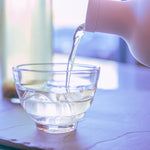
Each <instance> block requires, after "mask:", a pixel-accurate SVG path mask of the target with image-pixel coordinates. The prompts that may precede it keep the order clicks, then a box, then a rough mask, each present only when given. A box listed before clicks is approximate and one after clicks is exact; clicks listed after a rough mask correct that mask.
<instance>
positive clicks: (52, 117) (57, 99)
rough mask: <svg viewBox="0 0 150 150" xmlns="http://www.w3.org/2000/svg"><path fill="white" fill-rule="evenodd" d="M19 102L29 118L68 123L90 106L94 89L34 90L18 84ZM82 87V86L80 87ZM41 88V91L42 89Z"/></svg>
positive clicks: (44, 122)
mask: <svg viewBox="0 0 150 150" xmlns="http://www.w3.org/2000/svg"><path fill="white" fill-rule="evenodd" d="M17 88H18V91H19V95H20V97H21V104H22V106H23V108H24V109H25V110H26V112H27V113H28V114H29V115H30V116H31V118H32V119H33V120H34V121H35V122H36V123H37V124H42V125H68V124H73V123H75V122H77V121H78V120H79V119H81V118H82V117H83V116H84V114H85V112H86V111H87V109H88V108H89V107H90V105H91V103H92V100H93V96H94V93H95V90H93V89H92V90H91V89H90V90H89V89H88V87H87V89H86V88H85V87H84V90H81V89H80V90H78V91H75V92H69V93H66V90H65V89H64V91H63V90H61V91H60V90H58V91H57V90H56V89H54V90H53V88H51V89H50V90H49V91H44V89H43V88H42V89H41V90H37V91H34V90H32V89H29V88H22V87H21V86H19V85H18V87H17ZM81 88H82V87H81ZM82 89H83V88H82ZM42 90H43V91H42Z"/></svg>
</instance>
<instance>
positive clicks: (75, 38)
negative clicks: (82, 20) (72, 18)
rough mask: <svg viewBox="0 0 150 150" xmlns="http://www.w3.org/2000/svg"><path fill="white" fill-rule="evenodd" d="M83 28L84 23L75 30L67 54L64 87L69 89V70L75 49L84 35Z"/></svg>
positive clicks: (71, 66) (72, 62)
mask: <svg viewBox="0 0 150 150" xmlns="http://www.w3.org/2000/svg"><path fill="white" fill-rule="evenodd" d="M84 30H85V24H81V25H80V26H79V27H78V28H77V29H76V31H75V33H74V36H73V44H72V50H71V53H70V55H69V59H68V64H67V75H66V89H67V90H68V89H69V83H70V78H71V70H72V68H73V64H74V60H75V55H76V50H77V47H78V45H79V42H80V40H81V38H82V36H83V35H84Z"/></svg>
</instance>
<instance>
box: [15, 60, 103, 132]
mask: <svg viewBox="0 0 150 150" xmlns="http://www.w3.org/2000/svg"><path fill="white" fill-rule="evenodd" d="M99 71H100V69H99V67H96V66H90V65H82V64H74V66H73V69H72V71H67V64H65V63H62V64H61V63H46V64H45V63H42V64H37V63H36V64H22V65H18V66H16V67H13V76H14V81H15V86H16V90H17V93H18V96H19V98H20V102H21V105H22V107H23V108H24V109H25V111H26V112H27V113H28V115H29V116H30V117H31V118H32V119H33V120H34V121H35V123H36V126H37V128H38V129H39V130H42V131H45V132H48V133H66V132H70V131H73V130H75V129H76V127H77V123H78V121H79V120H80V119H81V118H82V117H83V116H84V114H85V112H86V111H87V110H88V108H89V107H90V105H91V103H92V101H93V97H94V94H95V91H96V88H97V81H98V78H99ZM67 73H69V77H70V80H66V76H67ZM66 81H69V84H68V83H67V82H66Z"/></svg>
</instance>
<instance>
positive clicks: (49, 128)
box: [36, 122, 77, 134]
mask: <svg viewBox="0 0 150 150" xmlns="http://www.w3.org/2000/svg"><path fill="white" fill-rule="evenodd" d="M36 126H37V129H39V130H40V131H44V132H46V133H52V134H59V133H67V132H71V131H74V130H75V129H76V128H77V122H75V123H73V124H71V125H43V124H38V123H36Z"/></svg>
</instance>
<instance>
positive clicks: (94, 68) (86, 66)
mask: <svg viewBox="0 0 150 150" xmlns="http://www.w3.org/2000/svg"><path fill="white" fill-rule="evenodd" d="M67 64H68V63H60V62H59V63H55V62H53V63H28V64H19V65H17V66H14V67H12V69H13V71H31V72H45V73H46V72H47V73H54V72H55V73H56V72H57V73H66V72H72V73H79V72H84V73H85V72H88V73H89V72H95V71H100V66H97V65H90V64H81V63H74V64H73V65H74V66H78V67H80V68H82V69H79V70H77V69H73V70H69V71H67V68H66V69H63V70H61V69H60V70H48V69H45V70H42V69H30V68H25V67H26V66H29V67H30V66H42V65H43V66H44V65H45V66H46V65H47V66H48V65H51V66H53V65H66V67H67Z"/></svg>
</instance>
